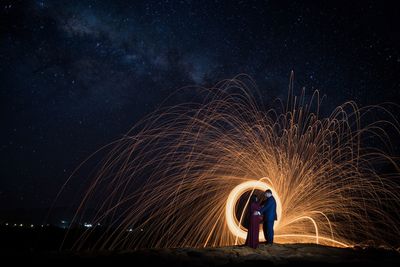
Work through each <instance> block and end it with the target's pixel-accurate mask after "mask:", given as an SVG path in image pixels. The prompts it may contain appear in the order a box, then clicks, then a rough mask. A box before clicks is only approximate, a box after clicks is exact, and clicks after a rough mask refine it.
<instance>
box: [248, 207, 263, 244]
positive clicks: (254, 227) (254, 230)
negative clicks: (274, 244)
mask: <svg viewBox="0 0 400 267" xmlns="http://www.w3.org/2000/svg"><path fill="white" fill-rule="evenodd" d="M260 209H261V207H260V204H258V203H257V202H253V203H251V205H250V214H249V215H248V216H250V219H249V229H248V231H247V237H246V243H245V245H246V246H249V247H251V248H257V246H258V243H259V240H258V235H259V231H260V222H261V220H262V216H260V215H254V212H256V211H259V210H260Z"/></svg>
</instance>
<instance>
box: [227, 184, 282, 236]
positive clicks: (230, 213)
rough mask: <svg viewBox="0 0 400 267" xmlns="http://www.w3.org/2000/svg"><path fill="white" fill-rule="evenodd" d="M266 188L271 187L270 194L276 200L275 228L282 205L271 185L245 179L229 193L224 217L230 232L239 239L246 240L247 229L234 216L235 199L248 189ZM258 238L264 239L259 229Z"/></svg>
mask: <svg viewBox="0 0 400 267" xmlns="http://www.w3.org/2000/svg"><path fill="white" fill-rule="evenodd" d="M267 189H271V191H272V195H273V196H274V198H275V200H276V212H277V215H278V220H277V221H276V222H275V225H274V228H276V227H277V226H278V225H279V222H280V219H281V214H282V205H281V200H280V199H279V196H278V194H277V193H276V191H275V190H274V189H273V187H272V186H270V185H268V184H267V183H266V182H263V181H254V180H253V181H247V182H243V183H241V184H239V185H237V186H236V187H235V188H234V189H233V190H232V191H231V193H230V194H229V196H228V199H227V201H226V208H225V218H226V223H227V225H228V228H229V230H230V231H231V232H232V234H233V235H235V236H236V237H239V238H241V239H244V240H246V236H247V230H246V229H245V228H244V227H243V226H241V224H240V223H239V221H238V219H237V218H236V215H235V206H236V203H237V201H238V200H239V199H240V197H241V196H242V195H243V194H244V193H245V192H248V191H254V190H261V191H263V192H264V191H265V190H267ZM259 239H260V240H261V241H265V239H264V233H263V231H262V230H261V231H260V234H259Z"/></svg>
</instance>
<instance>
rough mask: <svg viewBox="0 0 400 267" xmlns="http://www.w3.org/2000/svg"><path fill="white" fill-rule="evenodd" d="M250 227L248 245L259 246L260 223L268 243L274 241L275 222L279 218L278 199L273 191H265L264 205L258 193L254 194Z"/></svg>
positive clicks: (251, 200) (250, 211)
mask: <svg viewBox="0 0 400 267" xmlns="http://www.w3.org/2000/svg"><path fill="white" fill-rule="evenodd" d="M248 216H249V217H250V218H249V229H248V231H247V237H246V243H245V245H246V246H249V247H252V248H257V246H258V243H259V241H258V235H259V229H260V223H261V222H262V224H263V231H264V237H265V240H266V243H267V245H272V243H273V242H274V222H275V221H276V220H277V219H278V216H277V215H276V201H275V198H274V196H273V195H272V191H271V190H270V189H268V190H267V191H265V201H264V203H263V205H261V204H260V203H259V202H258V198H257V196H256V195H252V196H251V199H250V205H249V215H248Z"/></svg>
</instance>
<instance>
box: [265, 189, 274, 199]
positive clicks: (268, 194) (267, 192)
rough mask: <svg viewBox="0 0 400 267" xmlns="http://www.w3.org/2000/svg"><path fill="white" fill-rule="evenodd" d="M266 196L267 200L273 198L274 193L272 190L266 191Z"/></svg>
mask: <svg viewBox="0 0 400 267" xmlns="http://www.w3.org/2000/svg"><path fill="white" fill-rule="evenodd" d="M264 195H265V197H266V198H270V197H272V191H271V189H267V190H266V191H265V193H264Z"/></svg>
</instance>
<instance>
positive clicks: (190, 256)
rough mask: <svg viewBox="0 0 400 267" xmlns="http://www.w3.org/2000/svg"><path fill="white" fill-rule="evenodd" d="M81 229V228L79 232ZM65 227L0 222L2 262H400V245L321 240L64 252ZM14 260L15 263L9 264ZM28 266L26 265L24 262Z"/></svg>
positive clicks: (315, 264)
mask: <svg viewBox="0 0 400 267" xmlns="http://www.w3.org/2000/svg"><path fill="white" fill-rule="evenodd" d="M78 232H79V231H78ZM65 233H66V230H65V229H60V228H56V227H51V226H50V227H44V228H42V227H40V228H30V227H27V228H24V227H0V259H1V260H0V266H3V263H4V262H10V261H11V262H12V263H13V265H16V264H17V263H18V262H28V263H29V265H33V264H35V265H44V264H51V265H56V266H59V265H64V266H72V267H75V266H74V265H76V266H78V264H79V266H88V265H89V266H91V265H107V266H118V265H122V264H123V265H124V266H146V267H150V266H272V265H278V266H300V265H303V266H321V265H330V266H335V265H336V266H339V265H340V266H342V265H343V264H345V263H347V265H348V264H351V266H352V267H355V266H400V248H399V249H394V248H383V247H379V248H377V247H373V246H364V247H360V246H359V247H355V248H334V247H327V246H321V245H316V244H274V245H273V246H271V247H270V246H266V245H263V244H262V245H260V246H259V248H257V249H252V248H249V247H245V246H228V247H216V248H169V249H141V250H136V251H133V250H122V251H121V250H120V251H94V252H72V251H68V250H62V251H60V250H59V248H60V244H61V241H62V240H63V239H64V237H65ZM9 265H10V264H9ZM22 266H23V265H22Z"/></svg>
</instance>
